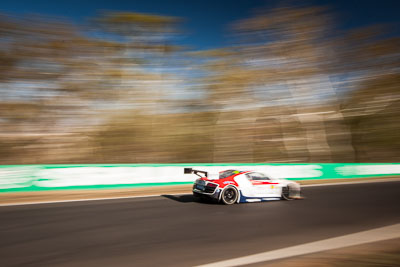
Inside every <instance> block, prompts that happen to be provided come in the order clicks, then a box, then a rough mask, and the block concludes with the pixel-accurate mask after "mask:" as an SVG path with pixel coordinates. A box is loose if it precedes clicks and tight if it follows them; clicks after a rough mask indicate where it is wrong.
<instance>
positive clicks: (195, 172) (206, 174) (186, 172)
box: [183, 168, 208, 177]
mask: <svg viewBox="0 0 400 267" xmlns="http://www.w3.org/2000/svg"><path fill="white" fill-rule="evenodd" d="M183 173H184V174H191V173H194V174H196V175H197V176H200V177H203V176H201V175H199V173H202V174H204V176H205V177H207V176H208V172H205V171H199V170H193V169H192V168H184V171H183Z"/></svg>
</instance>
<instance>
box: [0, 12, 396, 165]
mask: <svg viewBox="0 0 400 267" xmlns="http://www.w3.org/2000/svg"><path fill="white" fill-rule="evenodd" d="M181 23H182V20H181V19H180V18H175V17H167V16H160V15H151V14H139V13H128V12H104V13H102V14H100V15H99V16H98V17H95V18H91V19H90V21H89V22H88V23H87V24H85V25H74V24H72V23H69V22H66V21H62V20H59V19H51V18H44V17H36V16H31V17H29V18H15V17H11V16H6V15H3V16H0V96H1V97H0V158H1V162H2V164H37V163H100V162H104V163H130V162H131V163H153V162H156V163H157V162H165V163H168V162H174V163H175V162H188V163H191V162H192V163H195V162H398V161H400V153H399V151H400V141H399V140H400V138H399V137H400V136H399V133H400V120H399V114H400V103H399V102H400V90H399V89H400V88H399V84H400V72H399V70H400V66H399V64H400V58H399V57H400V53H399V52H400V51H399V49H400V45H399V40H400V39H399V38H398V37H396V36H394V35H393V34H391V33H390V25H373V26H369V27H365V28H357V29H349V30H340V29H339V28H338V27H337V23H336V22H335V16H334V14H332V12H331V11H330V10H329V9H328V8H325V7H312V6H311V7H296V6H283V7H280V8H276V9H272V10H259V11H258V12H257V13H256V14H254V16H252V17H250V18H248V19H244V20H241V21H238V22H236V23H234V24H233V25H232V33H233V36H234V39H233V40H232V45H231V46H229V47H224V48H219V49H214V50H206V51H189V50H188V49H187V48H183V47H182V46H179V44H176V40H177V38H176V37H177V36H179V35H181V34H182V31H181V30H180V29H179V27H180V25H181Z"/></svg>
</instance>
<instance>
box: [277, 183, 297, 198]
mask: <svg viewBox="0 0 400 267" xmlns="http://www.w3.org/2000/svg"><path fill="white" fill-rule="evenodd" d="M295 191H296V190H295V189H294V188H293V187H292V186H290V184H288V185H287V186H285V187H282V195H281V199H284V200H293V199H294V198H293V196H295V195H296V194H295V193H296V192H295Z"/></svg>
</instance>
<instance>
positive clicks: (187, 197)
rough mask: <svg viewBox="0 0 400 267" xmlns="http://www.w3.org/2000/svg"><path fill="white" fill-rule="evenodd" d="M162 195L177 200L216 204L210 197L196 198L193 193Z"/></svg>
mask: <svg viewBox="0 0 400 267" xmlns="http://www.w3.org/2000/svg"><path fill="white" fill-rule="evenodd" d="M161 196H162V197H165V198H168V199H171V200H175V201H178V202H181V203H193V202H196V203H201V204H216V203H215V202H213V201H212V200H209V199H201V198H196V197H194V196H193V195H191V194H190V195H178V196H177V195H161Z"/></svg>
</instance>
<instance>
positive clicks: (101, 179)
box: [0, 163, 400, 193]
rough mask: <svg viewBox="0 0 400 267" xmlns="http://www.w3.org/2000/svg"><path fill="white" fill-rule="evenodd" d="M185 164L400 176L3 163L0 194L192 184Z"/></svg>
mask: <svg viewBox="0 0 400 267" xmlns="http://www.w3.org/2000/svg"><path fill="white" fill-rule="evenodd" d="M184 167H192V168H194V169H200V170H205V171H208V172H209V173H215V174H217V173H218V172H219V171H221V170H227V169H239V170H254V171H261V172H264V173H265V174H267V175H269V176H271V177H274V178H286V179H291V180H316V179H347V178H368V177H380V176H393V175H400V163H379V164H378V163H376V164H356V163H349V164H346V163H338V164H334V163H332V164H330V163H324V164H267V163H265V164H262V163H260V164H230V163H229V164H228V163H227V164H109V165H105V164H82V165H0V193H1V192H17V191H39V190H64V189H112V188H114V189H116V188H130V187H143V186H160V185H178V184H190V183H192V182H193V181H194V180H195V179H196V178H197V176H196V175H194V174H183V168H184Z"/></svg>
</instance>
